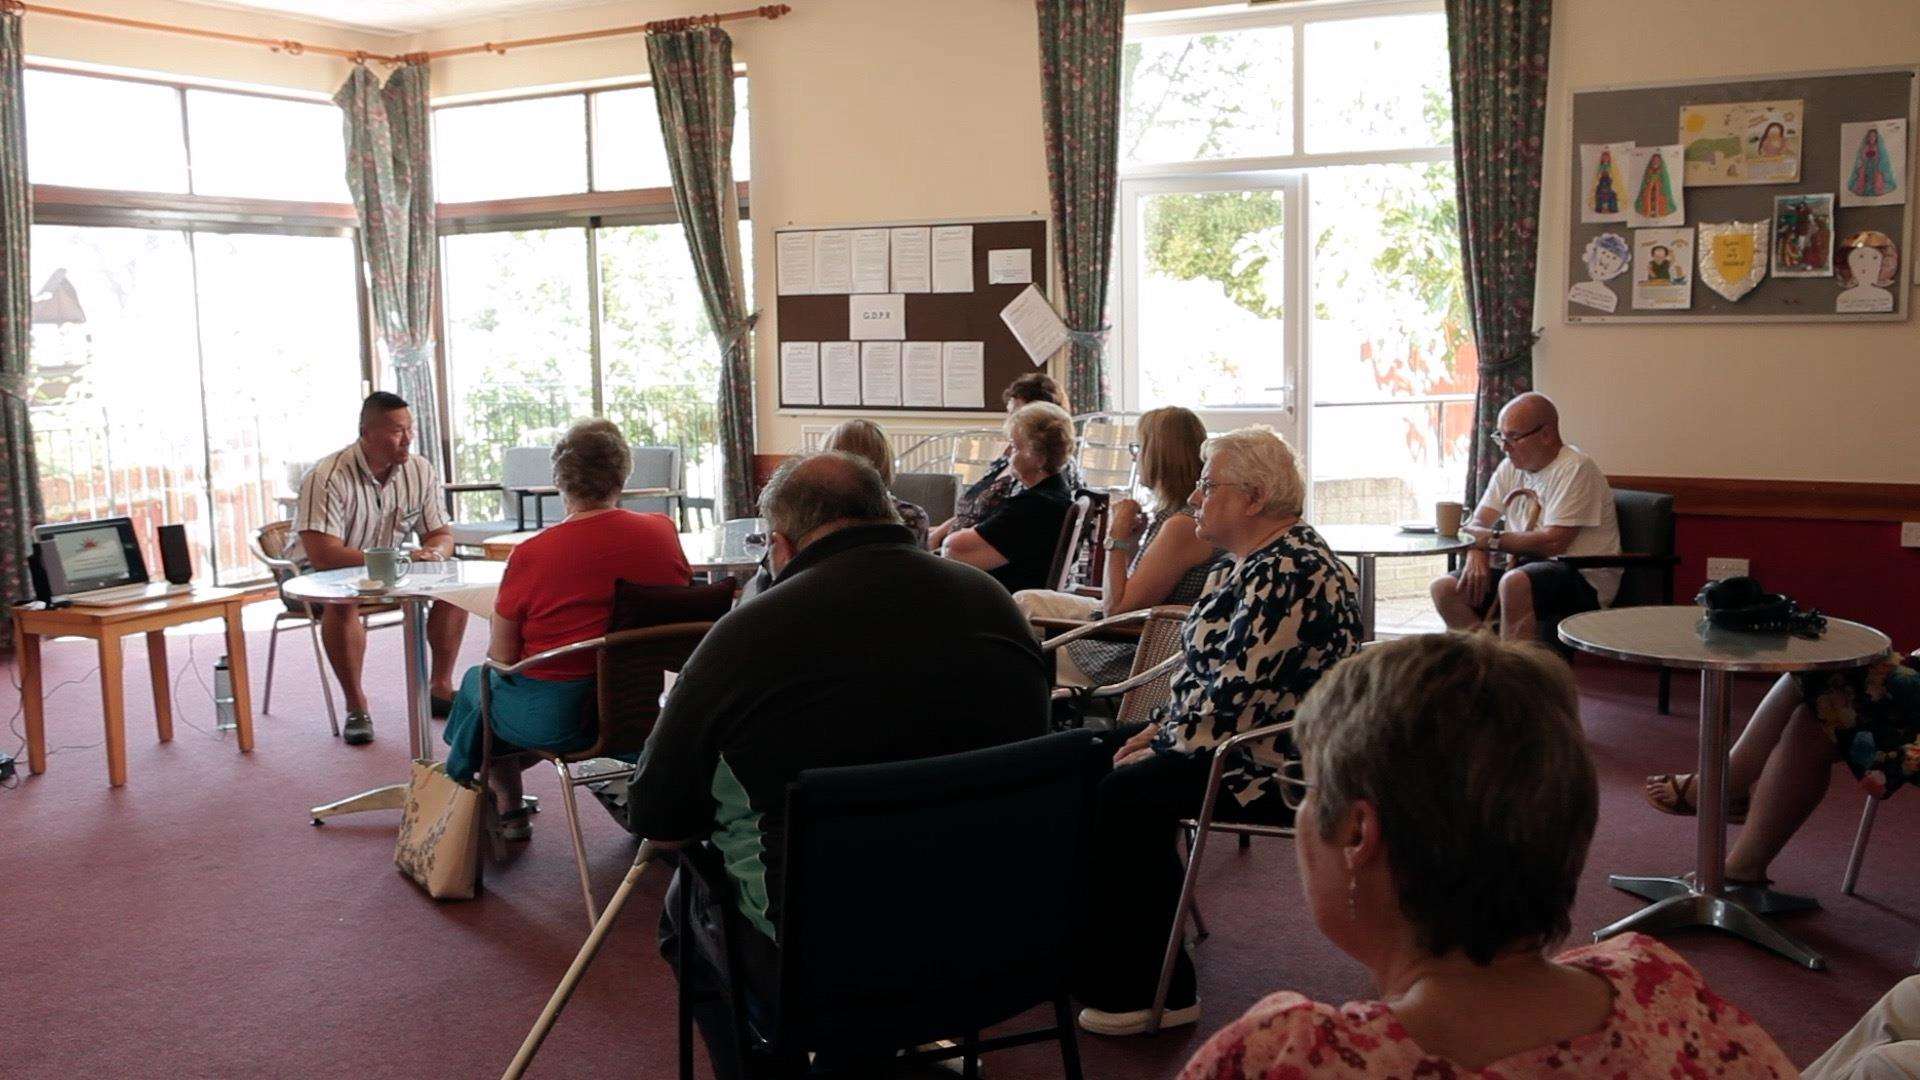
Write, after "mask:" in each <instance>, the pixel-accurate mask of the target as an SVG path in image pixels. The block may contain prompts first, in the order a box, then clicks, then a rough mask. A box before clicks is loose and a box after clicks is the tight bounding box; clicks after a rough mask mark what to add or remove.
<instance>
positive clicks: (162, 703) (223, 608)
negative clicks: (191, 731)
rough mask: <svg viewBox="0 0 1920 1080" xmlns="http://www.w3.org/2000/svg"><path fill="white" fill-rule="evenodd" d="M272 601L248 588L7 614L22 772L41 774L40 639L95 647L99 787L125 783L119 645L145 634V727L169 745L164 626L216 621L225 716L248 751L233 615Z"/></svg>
mask: <svg viewBox="0 0 1920 1080" xmlns="http://www.w3.org/2000/svg"><path fill="white" fill-rule="evenodd" d="M273 595H274V590H273V586H271V585H263V586H260V587H257V588H251V589H195V590H194V591H192V592H188V593H181V594H179V595H177V596H167V597H162V598H160V599H157V600H148V601H145V602H143V603H138V604H126V605H123V606H120V607H64V608H56V609H53V610H50V611H49V610H37V609H31V608H15V609H13V613H12V614H13V637H14V644H15V646H16V647H17V649H18V655H19V657H20V702H21V705H22V707H23V711H24V712H25V714H26V720H27V769H28V771H30V772H32V773H33V774H35V775H38V774H40V773H43V772H46V771H47V734H46V712H45V705H46V703H45V701H44V699H43V697H42V689H41V677H40V639H41V638H52V637H83V638H92V639H93V640H94V641H95V642H97V643H98V644H99V647H100V704H101V712H102V713H103V714H104V716H105V721H106V730H107V740H106V741H107V782H108V783H109V784H111V785H112V786H114V787H120V786H122V785H124V784H125V783H126V782H127V732H126V694H125V692H124V690H123V689H122V686H121V667H122V662H123V658H124V654H123V653H122V651H121V644H120V639H121V638H123V637H125V636H127V635H128V634H145V635H146V636H147V667H148V669H149V673H150V677H151V679H152V680H153V723H154V728H155V729H156V730H157V731H158V733H159V736H160V741H161V742H172V741H173V698H172V695H171V694H170V693H169V691H168V687H167V679H168V671H167V634H166V629H167V627H169V626H179V625H182V624H184V623H192V622H200V621H201V620H203V619H214V618H222V619H225V620H226V624H227V665H228V671H229V675H230V678H231V679H232V681H233V713H234V722H235V724H236V726H237V732H238V741H239V744H240V751H241V752H242V753H246V752H248V751H251V750H252V749H253V691H252V688H251V687H250V686H249V685H248V682H247V636H246V632H245V631H244V630H243V629H242V628H241V624H240V613H241V610H242V609H243V608H245V607H246V605H247V604H248V603H250V602H252V601H254V600H263V599H267V598H269V597H271V596H273Z"/></svg>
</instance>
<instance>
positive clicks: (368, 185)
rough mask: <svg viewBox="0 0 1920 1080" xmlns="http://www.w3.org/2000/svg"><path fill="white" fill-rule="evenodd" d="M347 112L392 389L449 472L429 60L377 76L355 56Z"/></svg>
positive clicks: (423, 445)
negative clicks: (440, 368) (444, 453)
mask: <svg viewBox="0 0 1920 1080" xmlns="http://www.w3.org/2000/svg"><path fill="white" fill-rule="evenodd" d="M333 100H334V103H335V104H337V105H339V106H340V109H341V111H342V112H343V113H344V114H345V123H346V137H347V187H348V188H349V189H350V190H351V191H352V192H353V205H354V208H355V209H357V210H358V211H359V212H360V247H361V251H362V252H363V253H364V254H365V257H366V260H367V280H368V282H369V283H370V284H371V286H372V291H373V316H374V325H375V326H376V328H377V329H378V332H379V335H380V345H381V347H382V348H383V349H384V350H385V351H386V354H387V357H388V359H389V360H390V361H391V362H392V364H393V373H394V379H395V382H396V383H397V384H398V385H397V386H396V387H395V390H396V391H397V392H398V393H399V394H400V396H401V397H403V398H406V399H407V402H408V404H410V405H412V406H413V422H414V429H415V430H414V448H415V449H416V450H418V451H419V452H420V453H421V454H422V455H424V456H425V457H426V459H427V460H428V461H431V462H434V464H435V466H436V467H437V468H440V470H441V475H442V476H445V475H447V474H446V470H445V468H444V466H445V463H444V462H443V461H441V453H440V435H441V424H440V396H439V394H438V393H437V392H436V391H435V389H434V378H433V284H434V260H435V259H436V257H437V256H438V252H439V247H438V243H437V241H438V237H437V235H436V232H435V228H436V226H435V221H434V206H433V163H432V146H433V133H432V129H431V128H430V127H429V121H428V117H427V66H426V65H425V64H420V63H415V64H407V65H405V66H403V67H401V68H399V69H398V70H396V71H395V72H394V73H393V74H392V75H391V76H389V77H388V78H387V85H386V86H385V87H384V88H383V87H381V85H380V80H379V79H377V78H375V77H374V74H373V72H371V71H369V70H367V69H366V67H365V66H361V65H356V66H355V67H354V69H353V74H351V75H349V76H347V81H346V84H345V85H343V86H341V87H340V92H339V93H337V94H335V95H334V96H333Z"/></svg>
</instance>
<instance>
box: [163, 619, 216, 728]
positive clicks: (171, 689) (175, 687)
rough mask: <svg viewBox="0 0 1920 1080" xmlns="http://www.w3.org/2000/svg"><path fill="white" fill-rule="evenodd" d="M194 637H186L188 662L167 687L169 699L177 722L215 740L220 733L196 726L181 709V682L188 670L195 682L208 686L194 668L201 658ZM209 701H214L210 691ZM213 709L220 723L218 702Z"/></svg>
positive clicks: (189, 635) (183, 663) (183, 664)
mask: <svg viewBox="0 0 1920 1080" xmlns="http://www.w3.org/2000/svg"><path fill="white" fill-rule="evenodd" d="M193 637H194V636H193V635H192V634H187V635H186V639H187V658H186V660H184V661H182V662H181V664H180V668H179V670H178V671H175V672H174V673H173V681H172V683H171V684H170V685H169V686H168V687H167V693H168V696H169V697H171V698H172V699H173V717H174V719H176V720H178V721H180V722H181V723H183V724H185V725H187V726H188V727H190V728H192V729H193V730H195V731H197V732H199V733H200V734H202V735H208V736H212V737H214V738H218V737H219V735H218V733H217V732H213V731H208V730H207V729H206V728H203V727H201V726H200V725H199V724H196V723H194V722H193V721H192V720H189V719H187V713H186V710H185V709H182V708H181V707H180V682H181V680H182V679H184V678H186V674H187V670H188V669H189V668H191V669H192V670H193V676H194V681H195V682H198V683H200V685H201V686H202V687H205V686H206V685H207V684H206V682H205V681H204V680H202V679H201V678H200V669H199V668H197V667H194V663H195V661H196V660H198V659H199V658H198V656H197V655H196V654H195V653H194V649H193V644H194V642H193ZM207 700H208V701H213V691H211V690H208V691H207ZM213 708H214V719H215V721H216V722H218V720H219V713H220V705H219V703H218V702H214V706H213Z"/></svg>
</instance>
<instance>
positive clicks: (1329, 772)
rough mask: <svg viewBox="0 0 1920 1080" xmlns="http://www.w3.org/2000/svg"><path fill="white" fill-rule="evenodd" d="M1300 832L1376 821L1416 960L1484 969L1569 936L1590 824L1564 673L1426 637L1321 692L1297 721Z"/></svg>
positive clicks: (1537, 660)
mask: <svg viewBox="0 0 1920 1080" xmlns="http://www.w3.org/2000/svg"><path fill="white" fill-rule="evenodd" d="M1294 723H1295V727H1294V741H1295V744H1296V745H1297V746H1299V748H1300V751H1301V754H1302V756H1303V758H1304V759H1305V763H1306V770H1307V780H1308V782H1309V783H1310V784H1311V785H1312V803H1313V813H1312V814H1311V815H1309V819H1307V820H1302V821H1301V822H1300V825H1299V827H1300V828H1301V829H1309V828H1312V829H1317V830H1318V831H1319V834H1320V836H1321V837H1322V838H1323V839H1325V838H1331V837H1332V836H1333V834H1334V830H1335V828H1336V827H1337V826H1338V824H1339V822H1340V819H1341V817H1342V816H1343V815H1344V814H1346V812H1347V811H1348V809H1349V808H1350V807H1351V806H1352V805H1353V803H1354V802H1355V801H1357V800H1365V801H1367V802H1369V803H1371V804H1372V805H1373V808H1374V811H1375V813H1376V814H1377V815H1378V817H1379V821H1380V838H1381V842H1382V844H1383V845H1384V846H1385V849H1386V856H1387V864H1388V866H1389V868H1390V869H1391V870H1392V876H1393V882H1394V888H1395V891H1396V893H1397V894H1398V901H1399V907H1400V912H1401V914H1402V915H1404V916H1405V917H1406V919H1407V921H1408V922H1409V923H1411V924H1412V926H1413V928H1414V931H1415V935H1416V940H1417V941H1418V942H1419V944H1420V946H1421V947H1422V948H1424V949H1426V950H1427V951H1428V952H1430V953H1432V954H1433V955H1436V956H1444V955H1446V954H1447V953H1449V952H1452V951H1454V950H1455V949H1458V950H1461V951H1463V952H1465V953H1466V954H1467V956H1468V958H1470V959H1471V960H1473V961H1474V962H1475V963H1479V964H1485V963H1487V962H1489V961H1490V960H1492V958H1493V957H1494V956H1496V955H1497V954H1499V953H1501V952H1504V951H1507V950H1509V949H1513V948H1537V949H1544V948H1546V947H1548V946H1551V945H1553V944H1555V943H1556V942H1558V941H1560V940H1561V939H1563V938H1565V937H1566V936H1567V932H1568V930H1569V929H1571V927H1572V923H1571V921H1570V919H1569V915H1568V913H1569V912H1570V911H1571V910H1572V907H1573V898H1574V893H1575V892H1576V891H1577V890H1578V888H1579V885H1580V870H1581V868H1582V867H1583V866H1584V865H1585V864H1586V858H1587V846H1588V844H1589V843H1591V842H1592V840H1593V829H1594V823H1595V821H1596V819H1597V818H1598V816H1599V807H1600V796H1599V785H1598V782H1597V781H1596V779H1595V776H1594V768H1593V758H1592V757H1591V756H1590V755H1589V754H1588V752H1587V742H1586V738H1585V736H1584V735H1582V733H1581V730H1580V705H1579V697H1578V693H1577V691H1576V690H1575V687H1574V683H1573V672H1572V671H1571V670H1570V669H1569V668H1568V667H1567V665H1566V664H1565V663H1563V662H1562V661H1561V660H1560V658H1559V657H1557V656H1555V655H1553V654H1552V653H1549V652H1547V651H1546V650H1545V649H1543V648H1541V647H1539V646H1538V645H1534V644H1532V643H1508V642H1503V641H1501V640H1500V639H1498V638H1496V637H1494V636H1493V635H1491V634H1483V633H1476V634H1424V635H1420V636H1417V637H1405V638H1401V639H1399V640H1397V641H1391V642H1387V643H1385V644H1382V645H1376V646H1372V647H1370V648H1367V649H1364V650H1362V651H1361V652H1360V653H1359V655H1357V656H1353V657H1351V658H1349V659H1347V660H1344V661H1342V662H1340V663H1339V664H1338V665H1336V666H1335V667H1334V668H1333V670H1332V671H1329V672H1328V673H1327V674H1326V675H1324V676H1322V677H1321V679H1320V681H1319V682H1318V683H1317V684H1315V685H1314V687H1313V689H1312V690H1310V691H1309V692H1308V693H1307V696H1306V698H1305V699H1304V700H1303V701H1302V702H1301V703H1300V707H1299V709H1298V710H1296V711H1295V713H1294Z"/></svg>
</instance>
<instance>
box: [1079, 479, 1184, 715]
mask: <svg viewBox="0 0 1920 1080" xmlns="http://www.w3.org/2000/svg"><path fill="white" fill-rule="evenodd" d="M1180 514H1185V515H1186V516H1188V517H1192V516H1193V508H1192V507H1190V506H1187V505H1185V504H1181V505H1178V506H1171V507H1168V508H1166V509H1164V510H1155V511H1154V512H1153V518H1152V520H1150V521H1148V522H1147V528H1146V531H1145V532H1142V533H1141V534H1140V546H1139V547H1138V548H1136V549H1135V550H1134V552H1133V558H1131V559H1129V560H1127V573H1128V574H1132V573H1133V572H1134V571H1136V570H1138V569H1140V560H1141V559H1142V558H1144V557H1145V556H1146V554H1147V549H1148V548H1150V547H1152V546H1153V540H1154V538H1155V537H1157V536H1159V535H1160V527H1161V526H1163V525H1165V524H1166V523H1167V522H1168V521H1170V520H1172V519H1173V518H1174V517H1175V516H1176V515H1180ZM1219 555H1220V552H1219V551H1218V550H1215V552H1214V556H1215V558H1213V559H1207V560H1204V561H1202V562H1198V563H1195V564H1194V565H1192V566H1191V567H1188V568H1187V572H1186V573H1184V574H1182V575H1180V580H1178V581H1176V582H1174V583H1173V591H1172V592H1170V593H1168V594H1167V598H1166V599H1165V600H1162V601H1160V602H1161V603H1163V604H1191V603H1193V602H1194V601H1195V600H1198V599H1200V594H1201V593H1202V592H1204V591H1206V588H1207V579H1208V578H1209V577H1211V576H1213V566H1214V563H1215V561H1216V560H1217V559H1218V557H1219ZM1091 617H1092V618H1095V619H1099V618H1103V617H1104V613H1102V612H1098V611H1096V612H1094V613H1093V615H1092V616H1091ZM1067 652H1068V653H1069V654H1071V655H1072V657H1073V663H1074V666H1075V667H1077V668H1079V669H1080V670H1081V672H1082V673H1084V674H1085V675H1086V676H1087V678H1088V680H1089V681H1090V682H1091V684H1092V685H1094V686H1111V685H1113V684H1114V683H1117V682H1122V681H1125V679H1126V677H1127V676H1128V675H1130V674H1132V673H1133V653H1134V645H1133V644H1132V643H1130V642H1125V641H1091V640H1087V639H1084V638H1083V639H1081V640H1079V641H1070V642H1068V643H1067Z"/></svg>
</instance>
